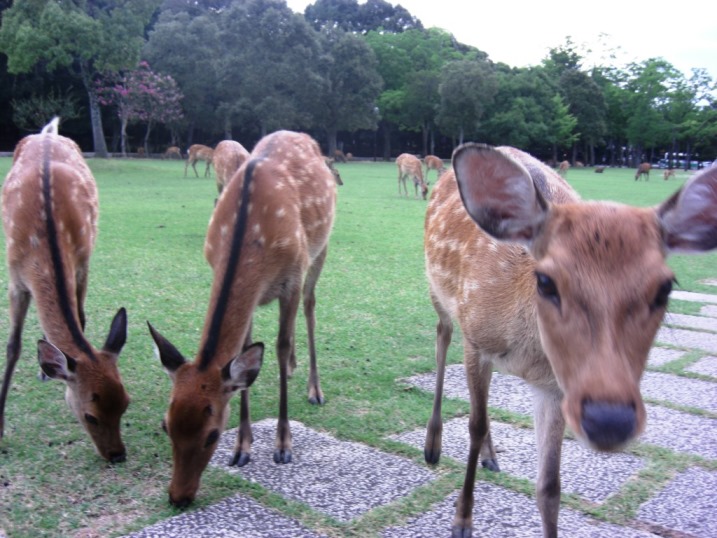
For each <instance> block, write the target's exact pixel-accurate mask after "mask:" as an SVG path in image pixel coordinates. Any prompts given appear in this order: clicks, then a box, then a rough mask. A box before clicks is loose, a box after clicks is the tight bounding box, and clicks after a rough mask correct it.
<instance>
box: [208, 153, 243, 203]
mask: <svg viewBox="0 0 717 538" xmlns="http://www.w3.org/2000/svg"><path fill="white" fill-rule="evenodd" d="M248 158H249V152H248V151H247V150H246V148H245V147H244V146H242V145H241V144H240V143H239V142H235V141H234V140H222V141H221V142H219V144H217V147H216V148H214V157H213V158H212V162H213V163H214V173H215V174H216V176H217V191H218V192H219V194H221V193H222V191H223V190H224V187H226V186H227V183H229V180H230V179H231V178H232V176H234V174H235V172H236V171H237V170H239V168H240V167H241V165H242V164H244V161H246V160H247V159H248Z"/></svg>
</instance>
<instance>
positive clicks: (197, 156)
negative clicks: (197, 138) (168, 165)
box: [184, 144, 214, 177]
mask: <svg viewBox="0 0 717 538" xmlns="http://www.w3.org/2000/svg"><path fill="white" fill-rule="evenodd" d="M213 157H214V150H213V149H212V148H210V147H209V146H204V145H202V144H192V145H191V146H189V149H188V150H187V162H186V163H185V164H184V177H187V168H188V167H189V165H190V164H191V165H192V168H193V169H194V175H195V176H197V177H199V174H198V173H197V161H205V162H206V163H207V168H206V169H205V170H204V177H209V176H210V175H211V174H210V172H209V168H210V167H211V166H212V158H213Z"/></svg>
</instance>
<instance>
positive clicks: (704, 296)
mask: <svg viewBox="0 0 717 538" xmlns="http://www.w3.org/2000/svg"><path fill="white" fill-rule="evenodd" d="M670 299H678V300H680V301H691V302H695V303H710V304H717V295H712V294H710V293H694V292H691V291H680V290H673V291H672V293H670Z"/></svg>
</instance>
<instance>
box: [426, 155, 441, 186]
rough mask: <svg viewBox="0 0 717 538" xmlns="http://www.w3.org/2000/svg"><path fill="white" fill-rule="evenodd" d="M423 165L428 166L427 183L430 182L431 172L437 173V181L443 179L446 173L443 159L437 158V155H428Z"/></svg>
mask: <svg viewBox="0 0 717 538" xmlns="http://www.w3.org/2000/svg"><path fill="white" fill-rule="evenodd" d="M423 164H424V165H426V181H428V172H430V171H431V170H435V171H436V179H438V178H439V177H441V174H443V172H445V171H446V166H445V164H444V163H443V159H441V158H440V157H436V156H435V155H426V156H425V157H424V158H423Z"/></svg>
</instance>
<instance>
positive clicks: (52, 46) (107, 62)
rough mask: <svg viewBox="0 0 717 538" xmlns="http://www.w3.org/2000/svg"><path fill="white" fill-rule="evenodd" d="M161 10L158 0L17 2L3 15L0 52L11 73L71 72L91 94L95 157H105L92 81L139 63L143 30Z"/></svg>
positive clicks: (100, 122) (89, 98)
mask: <svg viewBox="0 0 717 538" xmlns="http://www.w3.org/2000/svg"><path fill="white" fill-rule="evenodd" d="M158 5H159V0H149V1H147V0H106V1H103V2H91V1H88V0H85V1H78V2H54V1H51V0H37V1H34V2H15V4H14V5H13V6H12V7H11V8H10V9H8V10H7V11H5V12H3V19H2V27H0V51H2V52H4V53H5V54H7V56H8V70H9V72H10V73H23V72H27V71H29V70H30V69H31V68H33V67H34V66H35V65H37V64H39V63H42V67H43V68H44V69H46V70H47V71H48V72H52V71H54V70H55V69H57V68H58V67H69V68H71V69H72V70H73V71H74V72H75V73H76V75H77V76H78V77H79V79H80V80H81V81H82V85H83V87H84V89H85V92H86V95H87V100H88V105H89V110H90V118H91V124H92V134H93V142H94V150H95V155H96V156H98V157H106V156H107V155H108V153H107V144H106V142H105V138H104V132H103V128H102V116H101V114H100V108H99V103H98V102H97V96H96V94H95V92H94V79H95V77H96V76H97V74H98V73H100V72H103V71H118V70H120V69H125V68H130V67H131V66H133V65H135V64H136V63H137V61H138V60H139V52H140V48H141V46H142V44H143V42H144V32H145V27H146V25H147V23H148V22H149V20H150V18H151V16H152V14H153V13H154V11H155V9H156V8H157V6H158Z"/></svg>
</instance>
